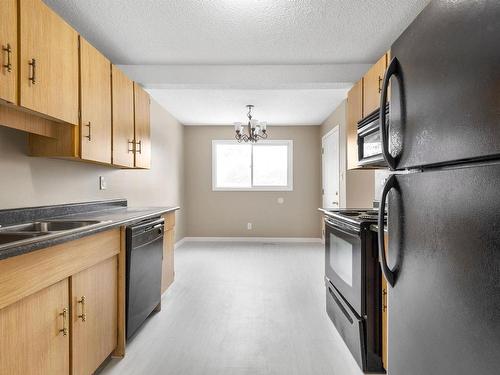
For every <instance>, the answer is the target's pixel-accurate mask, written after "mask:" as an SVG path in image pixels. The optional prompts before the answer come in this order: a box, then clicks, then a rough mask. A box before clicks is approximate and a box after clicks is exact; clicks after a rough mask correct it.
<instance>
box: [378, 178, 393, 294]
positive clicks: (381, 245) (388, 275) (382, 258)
mask: <svg viewBox="0 0 500 375" xmlns="http://www.w3.org/2000/svg"><path fill="white" fill-rule="evenodd" d="M395 188H397V181H396V176H395V175H391V176H390V177H389V178H388V179H387V182H386V183H385V185H384V190H383V191H382V197H381V199H380V207H379V210H378V253H379V262H380V267H381V268H382V273H383V274H384V277H385V279H386V280H387V282H388V283H389V285H390V286H392V287H393V286H394V284H395V283H396V274H397V271H396V270H391V269H390V268H389V266H388V265H387V257H386V255H385V241H384V212H385V202H386V198H387V194H388V193H389V191H390V190H391V189H395Z"/></svg>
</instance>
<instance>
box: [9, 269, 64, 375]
mask: <svg viewBox="0 0 500 375" xmlns="http://www.w3.org/2000/svg"><path fill="white" fill-rule="evenodd" d="M68 291H69V289H68V279H67V278H66V279H64V280H62V281H59V282H58V283H56V284H54V285H51V286H49V287H47V288H44V289H42V290H40V291H39V292H37V293H34V294H32V295H30V296H29V297H26V298H24V299H22V300H20V301H18V302H16V303H14V304H12V305H10V306H8V307H6V308H4V309H2V310H0V374H5V375H17V374H20V375H21V374H22V375H35V374H36V375H41V374H50V375H66V374H69V362H70V361H69V360H70V356H69V348H70V345H69V337H70V336H69V319H70V318H69V294H68Z"/></svg>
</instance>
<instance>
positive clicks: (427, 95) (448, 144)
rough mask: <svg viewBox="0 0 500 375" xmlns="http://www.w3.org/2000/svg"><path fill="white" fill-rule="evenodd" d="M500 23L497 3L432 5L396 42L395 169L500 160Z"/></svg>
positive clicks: (445, 1)
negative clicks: (498, 157)
mask: <svg viewBox="0 0 500 375" xmlns="http://www.w3.org/2000/svg"><path fill="white" fill-rule="evenodd" d="M499 20H500V1H498V0H477V1H450V0H440V1H432V2H431V3H430V4H429V5H428V6H427V7H426V8H425V9H424V10H423V11H422V12H421V13H420V15H419V16H418V17H417V18H416V19H415V21H414V22H413V23H412V24H411V25H410V26H409V27H408V28H407V29H406V30H405V31H404V32H403V34H402V35H401V36H400V37H399V38H398V39H397V40H396V42H395V43H394V44H393V45H392V47H391V55H392V57H393V58H394V59H395V60H394V61H393V64H392V67H389V68H388V70H392V72H393V73H394V75H393V78H397V79H392V80H391V85H390V91H391V98H390V102H391V114H390V125H389V127H388V131H389V135H388V138H389V143H390V149H391V154H392V155H393V156H396V158H395V161H394V164H395V165H392V166H391V167H393V169H407V168H413V167H419V166H428V165H444V164H453V163H457V162H463V161H468V160H471V159H485V158H491V157H494V156H500V141H499V140H500V126H499V124H500V91H499V82H500V69H499V67H500V48H499V40H500V21H499ZM386 76H387V74H386ZM386 81H387V80H384V86H386V83H387V82H386ZM384 90H385V87H383V90H382V91H383V93H384ZM382 105H384V101H383V100H382ZM381 115H382V113H381ZM387 159H390V156H389V157H388V158H387ZM388 162H389V164H391V161H390V160H388Z"/></svg>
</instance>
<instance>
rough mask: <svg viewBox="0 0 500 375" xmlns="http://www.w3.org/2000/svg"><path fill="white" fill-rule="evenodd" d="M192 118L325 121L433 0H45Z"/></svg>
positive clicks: (184, 118) (179, 113)
mask: <svg viewBox="0 0 500 375" xmlns="http://www.w3.org/2000/svg"><path fill="white" fill-rule="evenodd" d="M44 1H45V3H47V4H48V5H49V6H50V7H51V8H53V9H54V10H56V12H58V13H59V14H60V15H61V16H62V17H63V18H64V19H66V21H68V22H69V23H70V24H71V25H73V26H74V27H75V29H76V30H78V32H79V33H80V34H82V35H83V36H84V37H85V38H86V39H87V40H89V41H90V42H91V43H92V44H93V45H94V46H96V47H97V48H98V49H99V50H101V51H102V52H103V53H104V54H105V55H106V56H108V57H109V58H110V60H111V61H112V62H113V63H114V64H118V65H122V68H123V69H124V70H125V71H126V72H127V74H129V75H130V76H131V77H132V78H133V79H134V80H136V81H137V82H139V83H141V84H143V85H144V86H145V87H146V88H148V89H150V92H151V95H152V96H153V98H155V99H156V100H157V101H158V102H159V103H160V104H161V105H163V106H164V107H165V108H166V109H167V110H169V111H170V112H171V113H172V114H173V115H174V116H175V117H176V118H177V119H179V120H180V121H181V122H183V123H186V124H212V123H219V124H224V123H231V122H233V121H236V120H238V119H239V117H238V116H239V115H240V114H241V112H242V111H243V109H244V108H243V107H244V105H245V104H255V105H257V106H258V108H257V109H259V108H260V109H261V113H262V116H261V117H262V120H267V121H269V123H270V124H271V125H273V124H274V125H275V124H281V125H300V124H320V123H321V122H322V121H323V120H324V119H325V118H326V117H327V116H328V114H329V113H331V112H332V111H333V110H334V109H335V107H336V106H337V105H338V103H339V102H340V101H341V100H342V99H343V98H345V96H346V91H347V90H346V89H347V88H349V87H350V86H351V85H352V83H353V82H354V81H356V80H357V79H359V77H361V76H362V74H363V73H364V72H365V71H366V69H367V67H368V65H367V64H371V63H373V62H374V61H376V60H377V59H378V58H379V57H380V56H381V55H382V54H383V53H384V52H385V51H386V50H387V49H388V48H389V47H390V45H391V44H392V42H393V41H394V40H395V39H396V38H397V37H398V35H399V34H400V33H401V32H402V31H403V30H404V29H405V28H406V26H407V25H408V24H409V23H410V22H411V21H412V20H413V19H414V18H415V17H416V15H417V14H418V13H419V12H420V11H421V10H422V9H423V8H424V6H425V5H426V4H427V3H428V2H429V0H44Z"/></svg>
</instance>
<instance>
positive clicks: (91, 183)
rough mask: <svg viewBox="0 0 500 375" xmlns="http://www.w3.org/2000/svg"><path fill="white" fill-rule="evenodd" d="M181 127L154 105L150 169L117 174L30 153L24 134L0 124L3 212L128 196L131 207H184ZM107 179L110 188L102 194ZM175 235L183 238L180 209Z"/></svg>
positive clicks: (113, 170)
mask: <svg viewBox="0 0 500 375" xmlns="http://www.w3.org/2000/svg"><path fill="white" fill-rule="evenodd" d="M183 128H184V127H183V126H182V125H181V124H180V123H179V122H177V121H176V120H175V119H174V118H173V117H172V116H171V115H170V114H169V113H168V112H167V111H165V110H164V109H163V108H162V107H161V106H160V105H159V104H157V103H156V102H154V101H152V104H151V136H152V140H153V145H152V164H151V169H150V170H118V169H114V168H110V167H103V166H98V165H93V164H88V163H82V162H74V161H67V160H56V159H46V158H31V157H28V156H26V155H27V136H26V134H25V133H22V132H19V131H16V130H11V129H7V128H3V127H1V126H0V176H2V182H1V184H0V208H13V207H26V206H37V205H46V204H57V203H68V202H81V201H89V200H99V199H109V198H126V199H128V202H129V205H130V206H172V205H179V206H181V208H183V207H184V196H183V192H184V186H183V180H184V178H183V170H184V167H183V153H184V152H183ZM99 176H104V178H105V179H106V182H107V185H108V187H107V190H99V183H98V178H99ZM177 215H178V216H177V219H178V220H177V221H176V224H177V226H176V229H177V230H176V237H177V239H180V238H182V237H184V235H185V220H184V217H183V216H184V214H183V210H181V211H178V214H177Z"/></svg>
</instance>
